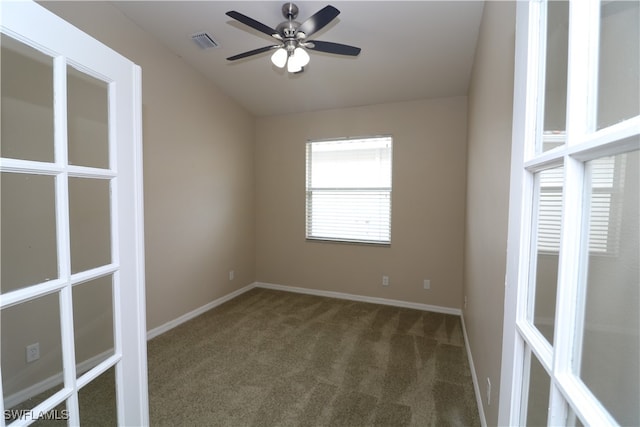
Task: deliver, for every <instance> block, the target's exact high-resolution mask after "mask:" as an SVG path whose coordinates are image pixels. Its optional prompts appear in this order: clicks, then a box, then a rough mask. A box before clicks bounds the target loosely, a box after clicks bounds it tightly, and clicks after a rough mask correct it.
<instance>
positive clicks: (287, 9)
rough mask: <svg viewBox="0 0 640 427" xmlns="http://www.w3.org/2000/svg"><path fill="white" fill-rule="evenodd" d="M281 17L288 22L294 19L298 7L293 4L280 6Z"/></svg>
mask: <svg viewBox="0 0 640 427" xmlns="http://www.w3.org/2000/svg"><path fill="white" fill-rule="evenodd" d="M282 15H284V17H285V18H287V19H289V20H293V19H296V16H298V6H296V5H295V4H293V3H285V4H283V5H282Z"/></svg>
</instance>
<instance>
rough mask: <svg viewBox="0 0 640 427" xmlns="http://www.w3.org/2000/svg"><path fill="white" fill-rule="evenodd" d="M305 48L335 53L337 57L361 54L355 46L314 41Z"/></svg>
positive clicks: (306, 44)
mask: <svg viewBox="0 0 640 427" xmlns="http://www.w3.org/2000/svg"><path fill="white" fill-rule="evenodd" d="M305 47H307V48H309V49H313V50H317V51H319V52H327V53H335V54H337V55H348V56H358V55H359V54H360V50H361V49H360V48H359V47H355V46H349V45H346V44H340V43H332V42H323V41H320V40H314V41H310V42H307V43H305Z"/></svg>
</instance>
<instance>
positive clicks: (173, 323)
mask: <svg viewBox="0 0 640 427" xmlns="http://www.w3.org/2000/svg"><path fill="white" fill-rule="evenodd" d="M255 286H256V283H255V282H254V283H251V284H249V285H247V286H245V287H243V288H240V289H238V290H236V291H233V292H231V293H229V294H227V295H225V296H223V297H220V298H218V299H215V300H213V301H211V302H209V303H207V304H205V305H203V306H202V307H199V308H196V309H195V310H193V311H190V312H188V313H185V314H183V315H182V316H180V317H177V318H175V319H173V320H170V321H168V322H167V323H164V324H162V325H160V326H158V327H157V328H153V329H151V330H150V331H148V332H147V340H150V339H153V338H155V337H157V336H158V335H161V334H164V333H165V332H167V331H170V330H171V329H173V328H175V327H176V326H179V325H181V324H183V323H184V322H187V321H189V320H191V319H193V318H194V317H197V316H200V315H201V314H203V313H205V312H207V311H209V310H211V309H212V308H216V307H217V306H219V305H222V304H224V303H225V302H227V301H230V300H232V299H234V298H235V297H238V296H240V295H242V294H243V293H245V292H247V291H250V290H251V289H253V288H254V287H255Z"/></svg>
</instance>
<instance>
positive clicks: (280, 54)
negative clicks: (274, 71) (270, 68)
mask: <svg viewBox="0 0 640 427" xmlns="http://www.w3.org/2000/svg"><path fill="white" fill-rule="evenodd" d="M287 56H288V55H287V51H286V50H285V49H283V48H279V49H278V50H276V51H275V52H274V53H273V55H271V62H273V65H275V66H276V67H278V68H283V67H284V66H285V64H286V63H287Z"/></svg>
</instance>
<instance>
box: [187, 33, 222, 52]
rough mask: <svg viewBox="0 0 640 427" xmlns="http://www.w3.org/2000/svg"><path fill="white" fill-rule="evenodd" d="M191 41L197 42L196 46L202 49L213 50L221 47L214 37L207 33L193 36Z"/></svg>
mask: <svg viewBox="0 0 640 427" xmlns="http://www.w3.org/2000/svg"><path fill="white" fill-rule="evenodd" d="M191 39H192V40H193V41H194V42H196V44H197V45H198V46H200V48H201V49H211V48H214V47H219V46H220V45H219V44H218V42H216V41H215V40H214V39H213V37H211V36H210V35H209V34H207V33H205V32H200V33H195V34H192V35H191Z"/></svg>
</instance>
